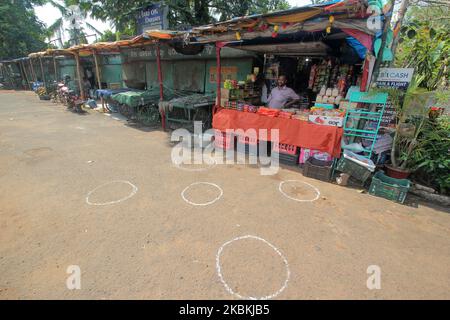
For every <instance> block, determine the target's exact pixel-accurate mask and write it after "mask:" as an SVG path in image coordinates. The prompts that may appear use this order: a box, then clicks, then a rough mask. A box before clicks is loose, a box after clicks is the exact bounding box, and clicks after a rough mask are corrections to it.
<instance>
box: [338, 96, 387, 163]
mask: <svg viewBox="0 0 450 320" xmlns="http://www.w3.org/2000/svg"><path fill="white" fill-rule="evenodd" d="M387 98H388V94H387V93H382V92H379V93H373V92H359V91H354V92H352V93H351V94H350V99H349V105H352V103H358V108H356V109H353V110H350V109H347V112H346V114H345V119H344V137H353V138H361V139H364V140H366V141H371V143H369V147H365V148H364V147H363V148H362V149H361V152H362V153H363V156H364V157H365V158H368V159H370V158H371V156H372V152H373V148H374V145H375V143H376V141H377V137H378V131H379V130H380V125H381V119H382V117H383V113H384V109H385V107H386V102H387ZM377 105H378V106H379V107H378V108H377ZM361 107H362V108H361ZM360 120H363V121H362V122H361V121H360ZM367 121H370V122H373V123H374V127H375V128H374V129H372V130H368V129H367V128H364V125H365V124H366V123H367ZM361 127H362V128H361Z"/></svg>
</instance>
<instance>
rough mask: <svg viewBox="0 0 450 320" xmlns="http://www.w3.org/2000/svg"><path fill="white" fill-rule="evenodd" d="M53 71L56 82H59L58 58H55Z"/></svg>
mask: <svg viewBox="0 0 450 320" xmlns="http://www.w3.org/2000/svg"><path fill="white" fill-rule="evenodd" d="M53 71H54V72H55V81H56V82H58V69H57V68H56V57H55V56H53Z"/></svg>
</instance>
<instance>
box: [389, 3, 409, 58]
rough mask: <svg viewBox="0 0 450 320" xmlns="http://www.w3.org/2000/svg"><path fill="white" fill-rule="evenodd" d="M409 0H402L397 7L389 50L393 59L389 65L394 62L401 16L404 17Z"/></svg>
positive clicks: (401, 22)
mask: <svg viewBox="0 0 450 320" xmlns="http://www.w3.org/2000/svg"><path fill="white" fill-rule="evenodd" d="M408 6H409V0H403V1H402V4H401V5H400V8H399V9H398V15H397V22H396V23H395V27H394V39H392V45H391V51H392V55H393V57H394V59H392V61H391V62H390V66H392V65H393V64H394V60H395V51H396V50H397V44H398V39H399V38H400V29H401V28H402V24H403V18H404V17H405V14H406V10H408Z"/></svg>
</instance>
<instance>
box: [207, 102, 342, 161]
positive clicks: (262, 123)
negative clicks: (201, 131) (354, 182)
mask: <svg viewBox="0 0 450 320" xmlns="http://www.w3.org/2000/svg"><path fill="white" fill-rule="evenodd" d="M213 128H214V129H217V130H221V131H225V130H226V129H233V130H237V129H242V130H248V129H255V130H256V132H257V134H258V130H259V129H267V130H268V132H267V134H268V140H269V141H270V129H279V139H280V143H285V144H291V145H294V146H298V147H302V148H309V149H314V150H320V151H324V152H328V153H329V154H331V155H332V156H333V157H335V158H339V157H340V153H341V139H342V133H343V130H342V128H338V127H334V126H321V125H317V124H313V123H308V122H307V121H301V120H297V119H283V118H272V117H268V116H263V115H259V114H257V113H250V112H241V111H236V110H230V109H221V110H219V111H217V112H216V113H215V114H214V117H213Z"/></svg>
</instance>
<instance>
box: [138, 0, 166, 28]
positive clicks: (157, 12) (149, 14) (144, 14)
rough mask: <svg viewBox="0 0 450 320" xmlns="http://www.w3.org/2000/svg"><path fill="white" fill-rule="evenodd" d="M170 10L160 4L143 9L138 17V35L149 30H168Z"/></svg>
mask: <svg viewBox="0 0 450 320" xmlns="http://www.w3.org/2000/svg"><path fill="white" fill-rule="evenodd" d="M168 12H169V9H168V7H167V6H164V5H162V4H160V3H156V4H153V5H150V6H148V7H145V8H143V9H141V10H140V11H139V12H138V15H137V17H136V24H137V27H138V33H143V32H145V31H148V30H155V29H158V30H163V29H167V28H168V20H167V14H168Z"/></svg>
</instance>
